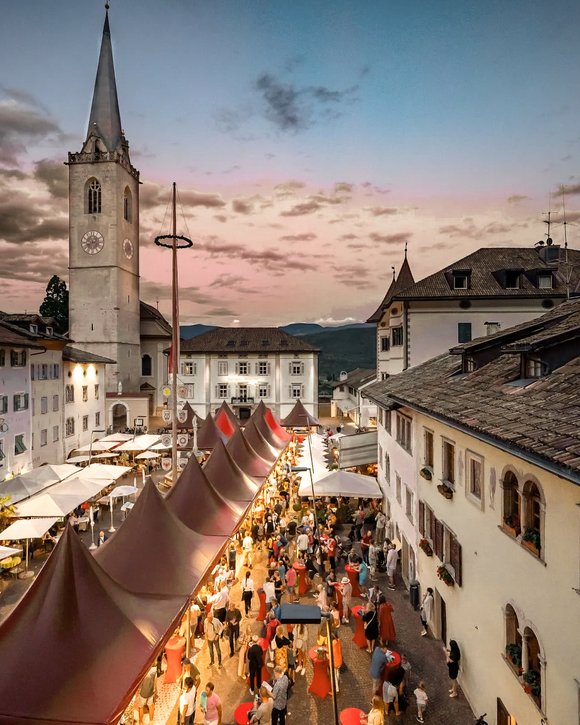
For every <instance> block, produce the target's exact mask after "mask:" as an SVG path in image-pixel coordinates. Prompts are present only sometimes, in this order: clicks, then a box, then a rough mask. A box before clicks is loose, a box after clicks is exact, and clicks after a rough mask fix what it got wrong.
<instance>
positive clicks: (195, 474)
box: [165, 456, 246, 537]
mask: <svg viewBox="0 0 580 725" xmlns="http://www.w3.org/2000/svg"><path fill="white" fill-rule="evenodd" d="M165 501H166V503H167V506H168V507H169V509H170V510H171V511H172V512H173V513H174V514H175V515H176V516H177V517H178V518H179V519H180V521H183V523H184V524H185V525H186V526H187V527H188V528H190V529H193V530H194V531H197V532H199V533H200V534H205V535H207V536H218V537H219V536H231V534H233V532H234V531H235V530H236V527H237V525H238V522H239V521H240V519H241V517H242V516H243V513H244V511H245V508H246V506H245V504H244V505H240V504H235V503H234V502H227V501H225V500H224V499H223V498H222V497H221V496H220V495H219V493H218V492H217V491H216V490H215V488H214V487H213V486H212V485H211V483H210V482H209V481H208V479H207V476H206V475H205V473H204V472H203V469H202V467H201V466H200V465H199V463H198V461H197V459H196V457H195V456H191V458H190V459H189V461H188V462H187V465H186V466H185V468H184V469H183V471H182V472H181V475H180V476H179V478H178V479H177V481H176V482H175V485H174V486H173V488H172V489H171V490H170V491H169V493H168V494H167V496H166V498H165ZM202 502H203V503H202Z"/></svg>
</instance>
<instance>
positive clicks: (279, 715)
mask: <svg viewBox="0 0 580 725" xmlns="http://www.w3.org/2000/svg"><path fill="white" fill-rule="evenodd" d="M288 685H289V680H288V676H287V675H286V673H285V672H284V670H283V669H282V668H281V667H275V668H274V687H273V688H272V699H273V700H274V707H273V708H272V725H285V723H286V706H287V704H288Z"/></svg>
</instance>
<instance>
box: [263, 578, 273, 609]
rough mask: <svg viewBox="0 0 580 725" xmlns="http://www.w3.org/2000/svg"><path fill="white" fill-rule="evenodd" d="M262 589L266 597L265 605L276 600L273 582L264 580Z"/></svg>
mask: <svg viewBox="0 0 580 725" xmlns="http://www.w3.org/2000/svg"><path fill="white" fill-rule="evenodd" d="M262 589H263V590H264V594H265V595H266V604H270V603H271V602H272V599H275V598H276V588H275V586H274V582H273V581H271V580H270V579H269V578H268V579H266V581H265V582H264V585H263V586H262Z"/></svg>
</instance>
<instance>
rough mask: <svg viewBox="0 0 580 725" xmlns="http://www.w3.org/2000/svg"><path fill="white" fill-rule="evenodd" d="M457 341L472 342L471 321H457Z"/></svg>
mask: <svg viewBox="0 0 580 725" xmlns="http://www.w3.org/2000/svg"><path fill="white" fill-rule="evenodd" d="M457 342H471V322H458V323H457Z"/></svg>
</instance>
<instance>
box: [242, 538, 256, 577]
mask: <svg viewBox="0 0 580 725" xmlns="http://www.w3.org/2000/svg"><path fill="white" fill-rule="evenodd" d="M253 548H254V539H252V537H251V535H250V532H249V531H248V532H247V534H246V535H245V536H244V538H243V540H242V552H243V558H242V566H247V567H248V568H249V569H251V568H252V550H253Z"/></svg>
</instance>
